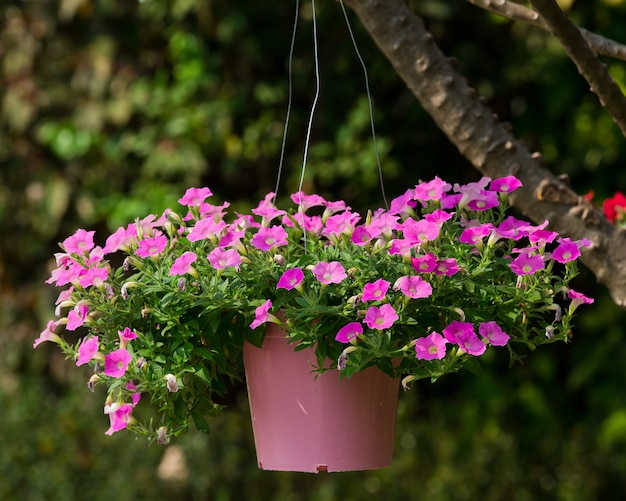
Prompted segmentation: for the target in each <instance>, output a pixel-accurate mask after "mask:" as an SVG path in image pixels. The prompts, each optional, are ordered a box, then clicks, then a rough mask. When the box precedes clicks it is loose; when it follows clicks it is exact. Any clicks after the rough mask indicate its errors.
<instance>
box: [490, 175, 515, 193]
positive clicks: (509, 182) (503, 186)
mask: <svg viewBox="0 0 626 501" xmlns="http://www.w3.org/2000/svg"><path fill="white" fill-rule="evenodd" d="M520 186H522V182H521V181H520V180H519V179H517V178H516V177H515V176H505V177H500V178H498V179H494V180H493V181H491V183H490V184H489V189H490V190H493V191H497V192H499V193H511V192H512V191H515V190H516V189H517V188H519V187H520Z"/></svg>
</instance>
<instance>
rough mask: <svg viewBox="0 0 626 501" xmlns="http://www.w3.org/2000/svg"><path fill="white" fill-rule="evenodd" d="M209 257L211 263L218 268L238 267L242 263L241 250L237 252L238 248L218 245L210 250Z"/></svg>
mask: <svg viewBox="0 0 626 501" xmlns="http://www.w3.org/2000/svg"><path fill="white" fill-rule="evenodd" d="M207 259H208V260H209V263H211V266H213V268H215V269H216V270H220V269H223V268H228V267H230V266H234V267H237V266H239V265H240V264H241V263H242V261H241V256H240V255H239V252H237V249H221V248H219V247H216V248H215V249H213V250H212V251H211V252H209V255H208V256H207Z"/></svg>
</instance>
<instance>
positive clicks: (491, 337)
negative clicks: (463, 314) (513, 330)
mask: <svg viewBox="0 0 626 501" xmlns="http://www.w3.org/2000/svg"><path fill="white" fill-rule="evenodd" d="M478 332H479V333H480V335H481V336H482V337H483V338H484V339H486V340H487V341H489V343H491V345H492V346H506V344H507V343H508V342H509V335H508V334H507V333H506V332H504V331H503V330H502V329H501V328H500V326H499V325H498V324H497V323H496V322H494V321H491V322H483V323H481V324H480V325H479V326H478Z"/></svg>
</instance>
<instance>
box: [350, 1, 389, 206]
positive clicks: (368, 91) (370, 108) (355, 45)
mask: <svg viewBox="0 0 626 501" xmlns="http://www.w3.org/2000/svg"><path fill="white" fill-rule="evenodd" d="M339 5H341V11H342V12H343V17H344V19H345V20H346V25H347V26H348V32H349V33H350V39H351V40H352V45H353V47H354V51H355V52H356V55H357V57H358V58H359V62H360V63H361V66H362V68H363V74H364V75H365V90H366V91H367V103H368V105H369V110H370V125H371V128H372V139H373V141H374V150H375V152H376V162H377V164H378V178H379V181H380V190H381V192H382V195H383V202H384V203H385V208H386V209H387V210H389V204H388V203H387V197H386V195H385V184H384V182H383V169H382V167H381V165H380V154H379V153H378V143H377V142H376V130H375V127H374V109H373V106H372V94H371V92H370V84H369V77H368V75H367V67H366V66H365V61H363V58H362V57H361V53H360V52H359V48H358V46H357V43H356V39H355V38H354V33H352V27H351V26H350V20H349V19H348V13H347V12H346V8H345V7H344V5H343V0H339Z"/></svg>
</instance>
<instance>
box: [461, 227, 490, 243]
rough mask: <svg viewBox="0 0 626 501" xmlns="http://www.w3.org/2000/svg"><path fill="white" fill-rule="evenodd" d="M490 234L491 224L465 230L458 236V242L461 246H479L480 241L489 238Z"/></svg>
mask: <svg viewBox="0 0 626 501" xmlns="http://www.w3.org/2000/svg"><path fill="white" fill-rule="evenodd" d="M490 233H491V224H483V225H480V226H472V227H470V228H465V229H464V230H463V232H462V233H461V235H460V236H459V242H461V243H462V244H471V245H479V244H480V243H481V242H482V239H483V238H485V237H487V236H489V234H490Z"/></svg>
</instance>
